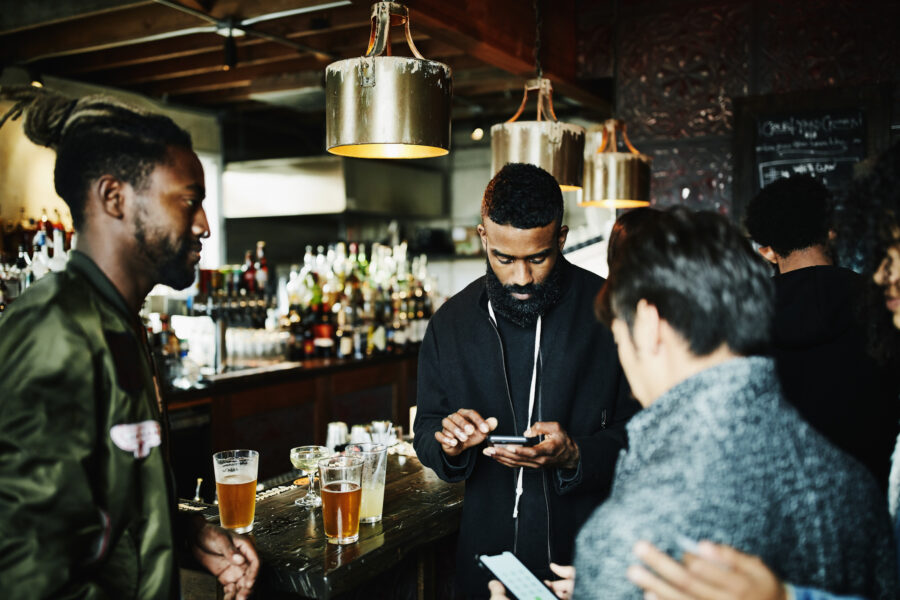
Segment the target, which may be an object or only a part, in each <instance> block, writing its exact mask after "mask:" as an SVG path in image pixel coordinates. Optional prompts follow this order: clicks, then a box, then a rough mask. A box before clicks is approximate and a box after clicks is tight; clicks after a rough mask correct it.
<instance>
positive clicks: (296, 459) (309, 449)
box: [291, 446, 334, 507]
mask: <svg viewBox="0 0 900 600" xmlns="http://www.w3.org/2000/svg"><path fill="white" fill-rule="evenodd" d="M332 454H334V453H333V452H332V451H331V450H329V449H328V448H326V447H325V446H298V447H297V448H291V464H292V465H294V468H295V469H300V470H302V471H303V472H304V473H306V475H307V477H309V490H308V491H307V492H306V495H305V496H303V497H302V498H297V499H296V500H294V504H296V505H297V506H306V507H313V506H322V498H320V497H319V495H318V494H317V493H316V486H315V483H314V482H315V477H316V471H317V470H318V462H319V460H320V459H322V458H328V457H329V456H331V455H332Z"/></svg>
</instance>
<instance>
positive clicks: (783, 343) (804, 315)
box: [745, 175, 900, 489]
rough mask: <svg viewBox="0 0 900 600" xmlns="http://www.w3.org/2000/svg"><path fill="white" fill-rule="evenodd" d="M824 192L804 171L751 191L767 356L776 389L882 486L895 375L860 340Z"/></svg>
mask: <svg viewBox="0 0 900 600" xmlns="http://www.w3.org/2000/svg"><path fill="white" fill-rule="evenodd" d="M829 200H830V193H829V192H828V190H827V189H826V188H825V186H824V185H822V184H821V183H819V182H818V181H816V180H815V179H813V178H812V177H810V176H809V175H795V176H792V177H789V178H784V179H779V180H777V181H775V182H773V183H771V184H769V185H768V186H766V187H765V188H763V190H762V191H761V192H760V193H759V194H758V195H757V196H756V197H755V198H753V200H751V202H750V204H749V206H748V207H747V215H746V219H745V225H746V227H747V231H748V232H749V234H750V237H751V239H752V240H753V241H754V242H756V243H758V244H760V246H761V247H760V249H759V252H760V254H762V255H763V257H765V258H766V259H767V260H768V261H769V262H771V263H772V264H773V265H775V266H776V268H777V269H778V274H777V275H776V276H775V277H774V278H773V282H774V284H775V318H774V321H773V325H772V352H771V353H772V356H773V357H774V358H775V365H776V368H777V371H778V379H779V381H780V382H781V386H782V389H783V391H784V395H785V397H786V398H787V400H788V401H789V402H791V403H792V404H793V405H794V406H796V407H797V410H799V411H800V414H801V415H803V417H804V418H805V419H806V420H807V421H808V422H809V423H810V424H811V425H812V426H813V427H815V428H816V429H817V430H818V431H819V432H820V433H822V435H824V436H825V437H826V438H828V439H829V440H830V441H831V442H832V443H833V444H835V445H836V446H838V447H839V448H841V449H842V450H845V451H846V452H848V453H849V454H851V455H852V456H854V457H855V458H856V459H857V460H859V461H860V462H862V463H863V464H864V465H865V466H866V467H868V468H869V470H871V471H872V474H873V475H875V478H876V479H877V480H878V483H879V485H881V486H882V488H883V489H887V480H888V472H889V470H890V462H891V452H892V450H893V447H894V439H895V438H896V437H897V433H898V430H900V410H898V409H900V404H898V403H897V402H894V401H893V399H895V398H896V397H897V394H898V392H900V377H898V376H897V374H896V373H895V372H892V370H890V369H886V368H883V367H880V366H879V365H878V364H877V363H876V361H875V360H874V359H873V358H872V357H871V356H869V354H868V352H867V349H866V335H865V326H864V324H863V323H862V322H861V321H860V319H859V310H858V304H859V302H860V296H861V293H862V290H863V287H864V281H863V278H862V277H861V276H860V275H858V274H856V273H854V272H853V271H851V270H850V269H845V268H842V267H838V266H835V265H834V264H833V261H832V257H831V252H830V250H829V248H828V240H829V231H830V230H829V222H830V221H829V212H830V211H829Z"/></svg>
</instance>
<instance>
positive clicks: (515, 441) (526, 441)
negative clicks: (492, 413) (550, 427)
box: [487, 435, 541, 446]
mask: <svg viewBox="0 0 900 600" xmlns="http://www.w3.org/2000/svg"><path fill="white" fill-rule="evenodd" d="M487 440H488V443H489V444H491V445H492V446H537V445H538V443H540V441H541V440H540V438H539V437H538V436H534V437H525V436H524V435H489V436H488V438H487Z"/></svg>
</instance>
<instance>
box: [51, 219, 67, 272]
mask: <svg viewBox="0 0 900 600" xmlns="http://www.w3.org/2000/svg"><path fill="white" fill-rule="evenodd" d="M65 240H66V234H65V232H64V231H63V230H62V229H56V228H54V229H53V258H51V259H50V263H49V265H50V270H51V271H55V272H59V271H63V270H65V268H66V262H67V260H68V256H67V255H66V249H65V245H66V242H65Z"/></svg>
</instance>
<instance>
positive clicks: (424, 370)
mask: <svg viewBox="0 0 900 600" xmlns="http://www.w3.org/2000/svg"><path fill="white" fill-rule="evenodd" d="M481 213H482V224H481V225H479V226H478V232H479V234H480V235H481V242H482V245H483V247H484V250H485V253H486V254H487V273H486V274H485V276H484V277H481V278H479V279H477V280H476V281H474V282H472V283H471V284H470V285H469V286H468V287H466V288H465V289H464V290H463V291H461V292H460V293H458V294H456V295H455V296H454V297H453V298H451V299H450V300H448V301H447V303H446V304H444V305H443V306H442V307H441V308H440V310H438V311H437V312H436V313H435V315H434V316H433V317H432V319H431V321H430V322H429V325H428V330H427V332H426V334H425V339H424V340H423V342H422V347H421V350H420V354H419V372H418V373H419V374H418V394H417V404H418V411H417V414H416V421H415V424H414V427H415V447H416V452H417V453H418V456H419V459H420V460H421V461H422V463H423V464H424V465H426V466H428V467H431V468H432V469H434V471H435V472H436V473H437V475H438V476H439V477H440V478H441V479H444V480H445V481H451V482H456V481H465V482H466V492H465V500H464V504H463V517H462V523H461V525H460V535H459V543H458V549H457V563H456V574H457V582H458V585H459V588H460V591H461V592H462V593H464V594H466V595H468V596H470V597H477V596H486V595H487V587H486V584H487V579H488V577H487V576H486V575H485V574H483V573H482V572H480V571H479V569H478V567H477V565H476V563H475V555H476V554H497V553H500V552H503V551H505V550H509V551H511V552H513V553H515V554H516V556H518V557H519V559H520V560H521V561H522V562H523V563H525V565H526V566H527V567H529V568H530V569H531V570H532V571H534V572H535V573H536V574H537V575H538V576H540V577H542V578H555V577H554V576H553V575H552V573H551V572H550V570H549V564H550V562H555V563H563V564H567V563H568V562H569V561H571V557H572V549H573V544H574V540H575V535H576V533H577V531H578V528H579V527H580V526H581V524H582V523H583V522H584V521H585V520H587V518H588V517H589V516H590V514H591V512H592V510H593V509H594V508H595V507H596V506H597V504H599V503H600V502H601V501H602V500H603V498H604V497H605V496H606V494H607V493H608V492H609V486H610V483H611V481H612V474H613V469H614V467H615V462H616V459H617V458H618V455H619V451H620V450H622V449H623V448H624V447H625V442H626V440H625V423H626V422H627V420H628V419H629V418H630V417H631V415H632V414H634V413H635V412H636V411H637V410H638V408H639V405H638V404H637V403H636V402H635V401H634V400H633V399H631V395H630V391H629V389H628V384H627V381H626V380H625V377H624V375H623V373H622V369H621V366H620V365H619V361H618V358H617V356H616V348H615V344H614V342H613V338H612V334H611V333H610V331H609V329H607V328H606V327H605V326H604V325H601V324H600V323H598V322H597V320H596V319H595V318H594V315H593V300H594V298H595V297H596V295H597V293H598V292H599V290H600V289H601V287H602V286H603V283H604V280H603V279H602V278H601V277H599V276H597V275H594V274H593V273H589V272H588V271H585V270H584V269H581V268H578V267H576V266H574V265H571V264H570V263H569V262H567V261H566V260H565V259H564V258H563V256H562V249H563V246H564V244H565V240H566V234H567V233H568V228H567V227H566V226H564V225H562V217H563V200H562V193H561V192H560V188H559V184H558V183H557V182H556V180H555V179H554V178H553V176H552V175H550V174H549V173H547V172H546V171H544V170H542V169H540V168H538V167H535V166H533V165H526V164H509V165H506V166H505V167H504V168H503V169H501V170H500V171H499V172H498V173H497V175H496V176H495V177H494V179H492V180H491V182H490V184H488V187H487V189H486V191H485V194H484V198H483V201H482V211H481ZM489 434H500V435H526V436H538V435H540V436H543V437H542V441H541V443H540V444H538V445H537V446H534V447H530V448H529V447H521V446H518V447H517V446H489V445H487V443H486V440H487V437H488V435H489Z"/></svg>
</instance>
